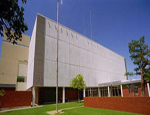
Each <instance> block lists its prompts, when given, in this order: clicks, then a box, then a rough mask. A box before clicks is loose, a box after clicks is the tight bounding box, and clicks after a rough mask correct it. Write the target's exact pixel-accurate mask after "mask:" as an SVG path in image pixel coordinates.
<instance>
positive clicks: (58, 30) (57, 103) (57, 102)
mask: <svg viewBox="0 0 150 115" xmlns="http://www.w3.org/2000/svg"><path fill="white" fill-rule="evenodd" d="M58 22H59V0H57V70H56V113H58V39H59V23H58Z"/></svg>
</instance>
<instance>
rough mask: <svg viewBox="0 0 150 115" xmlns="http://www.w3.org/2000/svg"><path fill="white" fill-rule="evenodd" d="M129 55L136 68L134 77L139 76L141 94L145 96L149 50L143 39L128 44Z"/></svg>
mask: <svg viewBox="0 0 150 115" xmlns="http://www.w3.org/2000/svg"><path fill="white" fill-rule="evenodd" d="M128 47H129V53H130V57H131V60H132V61H133V63H134V65H137V67H136V68H135V69H134V71H135V72H136V73H135V74H136V75H141V92H142V93H141V94H142V96H145V79H147V78H148V76H149V73H148V72H149V71H150V68H149V67H148V66H149V65H150V49H149V48H148V45H146V44H145V37H144V36H143V37H141V38H140V39H139V40H132V42H131V43H129V46H128Z"/></svg>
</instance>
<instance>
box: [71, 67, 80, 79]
mask: <svg viewBox="0 0 150 115" xmlns="http://www.w3.org/2000/svg"><path fill="white" fill-rule="evenodd" d="M78 74H80V73H79V67H78V66H73V65H70V66H69V81H71V80H72V79H73V78H75V77H76V76H77V75H78Z"/></svg>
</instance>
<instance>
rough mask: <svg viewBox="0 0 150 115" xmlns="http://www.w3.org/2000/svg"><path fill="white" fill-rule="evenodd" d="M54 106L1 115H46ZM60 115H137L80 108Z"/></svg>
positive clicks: (79, 104)
mask: <svg viewBox="0 0 150 115" xmlns="http://www.w3.org/2000/svg"><path fill="white" fill-rule="evenodd" d="M82 105H83V103H77V102H70V103H65V104H59V105H58V108H59V109H64V108H70V107H77V106H82ZM55 107H56V105H55V104H50V105H44V106H43V107H38V108H31V109H24V110H16V111H9V112H5V113H3V114H2V115H47V113H46V112H47V111H52V110H55V109H56V108H55ZM62 115H137V114H133V113H126V112H119V111H111V110H103V109H94V108H88V107H80V108H75V109H70V110H64V113H63V114H62Z"/></svg>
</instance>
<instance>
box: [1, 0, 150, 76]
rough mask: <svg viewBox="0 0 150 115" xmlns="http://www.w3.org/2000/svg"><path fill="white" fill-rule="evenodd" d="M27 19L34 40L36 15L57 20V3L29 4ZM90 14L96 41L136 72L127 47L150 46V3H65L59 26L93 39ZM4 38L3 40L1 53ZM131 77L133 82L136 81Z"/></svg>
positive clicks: (87, 0)
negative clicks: (143, 40)
mask: <svg viewBox="0 0 150 115" xmlns="http://www.w3.org/2000/svg"><path fill="white" fill-rule="evenodd" d="M20 5H21V6H23V7H24V8H25V12H24V18H25V22H26V23H27V25H28V28H29V30H28V31H27V32H25V34H27V35H29V36H31V34H32V29H33V25H34V21H35V18H36V14H37V13H40V14H42V15H44V16H46V17H48V18H50V19H52V20H55V21H56V19H57V17H56V16H57V15H56V8H57V0H27V4H25V5H22V4H21V3H20ZM90 11H91V12H92V29H93V39H94V41H96V42H98V43H100V44H101V45H103V46H105V47H107V48H109V49H110V50H112V51H114V52H116V53H118V54H119V55H121V56H123V57H125V58H126V63H127V70H128V71H130V72H132V71H133V70H134V68H135V66H134V65H133V62H132V61H131V59H130V58H129V55H130V54H129V51H128V43H129V42H131V40H132V39H135V40H138V39H139V38H140V37H142V36H145V37H146V44H148V45H149V46H150V0H63V4H62V5H61V4H60V12H59V14H60V15H59V18H60V19H59V22H60V23H61V24H62V25H64V26H67V27H68V28H71V29H72V30H75V31H77V32H78V33H80V34H83V35H84V29H83V15H84V19H85V21H84V22H85V36H87V37H89V38H91V33H90ZM1 46H2V37H0V53H1ZM133 78H135V77H132V78H130V79H133Z"/></svg>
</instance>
